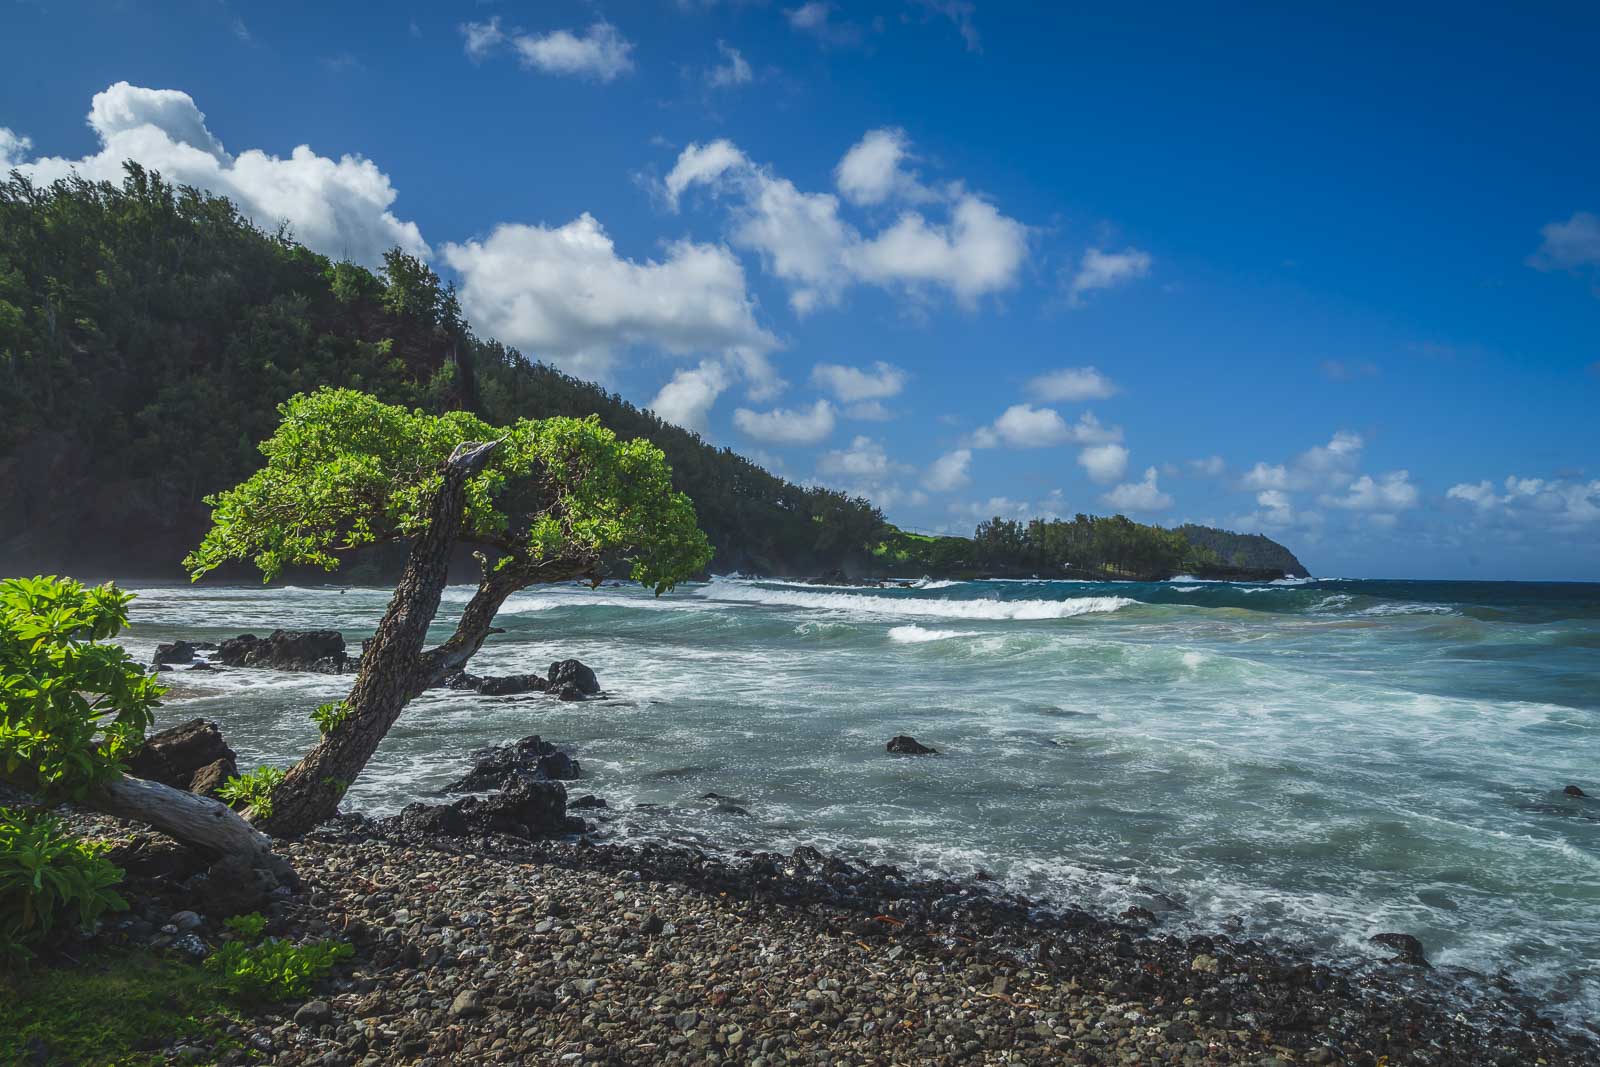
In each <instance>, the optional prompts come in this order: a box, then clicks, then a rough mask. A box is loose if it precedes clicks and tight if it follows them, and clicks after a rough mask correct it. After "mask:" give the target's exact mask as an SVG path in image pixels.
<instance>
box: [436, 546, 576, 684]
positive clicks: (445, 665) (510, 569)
mask: <svg viewBox="0 0 1600 1067" xmlns="http://www.w3.org/2000/svg"><path fill="white" fill-rule="evenodd" d="M478 564H479V566H481V567H482V568H483V580H482V581H480V582H479V583H478V591H477V592H476V593H474V594H473V595H472V599H471V600H470V601H468V602H467V606H466V607H465V608H463V609H462V611H461V619H460V621H459V622H457V623H456V631H455V633H453V634H451V635H450V636H449V638H447V639H446V640H445V641H443V642H442V643H440V644H439V645H438V646H437V647H436V648H432V649H429V650H428V651H427V652H426V653H425V654H424V656H423V659H424V662H425V664H426V667H427V685H430V686H432V685H438V684H439V683H440V682H442V681H444V679H445V676H446V675H448V674H449V673H450V672H452V671H459V670H461V669H463V668H464V667H466V665H467V663H468V661H469V660H471V659H472V657H473V656H475V655H477V653H478V650H479V649H480V648H482V647H483V643H484V641H486V640H488V638H489V635H490V634H493V633H498V632H500V631H498V630H497V629H495V625H494V620H495V616H496V615H498V614H499V613H500V608H501V606H502V605H503V604H505V602H506V598H507V597H509V596H510V595H511V594H512V593H515V592H517V591H518V590H519V589H526V588H527V587H528V586H530V585H535V584H541V583H544V582H559V581H566V580H568V579H571V578H578V577H584V576H587V577H593V573H592V572H593V567H591V566H574V565H573V564H571V563H554V564H552V565H549V566H544V567H539V566H534V565H530V564H528V563H526V562H522V561H519V560H512V561H509V562H507V563H506V565H505V566H503V567H501V568H500V569H499V570H493V569H491V568H490V566H489V563H488V561H487V560H486V559H485V558H484V557H483V556H482V555H481V554H480V555H478Z"/></svg>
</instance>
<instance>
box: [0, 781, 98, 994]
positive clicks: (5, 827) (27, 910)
mask: <svg viewBox="0 0 1600 1067" xmlns="http://www.w3.org/2000/svg"><path fill="white" fill-rule="evenodd" d="M105 848H106V846H104V845H100V844H96V843H92V842H84V841H80V840H79V839H78V838H76V837H74V836H72V835H71V834H69V833H67V832H66V830H65V828H64V827H62V825H61V823H60V822H59V821H57V820H56V819H54V818H52V817H51V816H50V815H48V814H45V813H43V812H22V811H14V810H12V809H10V808H0V962H3V963H15V962H20V961H23V960H27V959H30V958H32V956H33V951H32V948H31V946H33V945H37V944H38V943H39V942H41V941H43V940H44V939H45V938H46V937H48V936H49V935H50V932H51V930H52V929H54V928H55V926H56V924H57V922H58V921H59V920H60V919H62V918H64V917H71V918H74V919H76V920H77V922H78V925H79V926H80V927H83V928H85V929H87V928H89V927H91V926H93V925H94V921H95V920H96V919H98V918H99V917H100V915H101V914H102V913H103V912H106V911H109V910H117V911H120V910H122V909H125V908H126V907H127V906H128V905H127V903H126V902H125V901H124V900H123V899H122V898H121V897H120V896H118V895H117V894H116V892H114V891H113V890H112V889H111V887H112V886H114V885H116V884H117V883H118V882H120V881H122V871H121V870H119V869H118V868H117V867H116V865H115V864H113V863H111V862H110V861H109V860H107V859H105V858H104V857H103V856H102V855H101V853H102V852H104V851H105Z"/></svg>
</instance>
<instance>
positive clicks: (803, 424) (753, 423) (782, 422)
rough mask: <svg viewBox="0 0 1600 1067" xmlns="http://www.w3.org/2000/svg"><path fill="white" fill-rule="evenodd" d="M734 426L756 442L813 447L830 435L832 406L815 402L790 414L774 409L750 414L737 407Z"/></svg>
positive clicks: (748, 411) (783, 410)
mask: <svg viewBox="0 0 1600 1067" xmlns="http://www.w3.org/2000/svg"><path fill="white" fill-rule="evenodd" d="M733 424H734V425H735V426H737V427H739V429H740V430H742V431H744V432H745V433H746V434H747V435H749V436H751V437H754V438H755V439H756V440H758V441H768V442H771V443H772V444H777V445H814V444H816V443H817V442H819V441H821V440H823V439H824V438H826V437H827V436H828V435H829V434H831V433H833V425H834V415H833V405H832V404H830V403H828V401H826V400H818V401H817V402H816V403H815V404H813V405H811V407H809V408H801V409H798V410H794V411H790V410H788V409H786V408H774V409H773V410H771V411H751V410H750V409H749V408H739V409H738V410H736V411H735V412H734V413H733Z"/></svg>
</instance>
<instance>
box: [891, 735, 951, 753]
mask: <svg viewBox="0 0 1600 1067" xmlns="http://www.w3.org/2000/svg"><path fill="white" fill-rule="evenodd" d="M884 750H885V751H887V752H888V753H890V754H891V755H895V756H937V755H938V754H939V750H938V749H936V748H929V747H928V746H927V745H924V744H923V743H922V742H920V741H918V740H917V739H916V738H915V737H912V736H911V735H909V734H900V735H899V736H898V737H891V738H890V739H889V743H888V744H887V745H885V746H884Z"/></svg>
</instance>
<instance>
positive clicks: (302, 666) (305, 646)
mask: <svg viewBox="0 0 1600 1067" xmlns="http://www.w3.org/2000/svg"><path fill="white" fill-rule="evenodd" d="M217 659H219V660H221V661H222V662H223V663H225V664H227V665H228V666H230V667H267V668H271V669H273V670H280V671H308V672H313V673H317V674H343V673H344V672H346V671H348V670H350V669H351V668H352V667H354V666H355V660H352V659H351V658H350V656H349V655H348V654H347V653H346V652H345V648H344V637H343V635H341V634H340V633H339V631H338V630H274V631H272V633H271V634H270V635H268V636H267V637H257V636H256V635H255V634H240V635H239V636H238V637H234V638H230V639H229V640H227V641H224V642H222V645H221V647H220V648H218V649H217Z"/></svg>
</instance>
